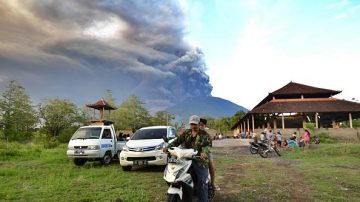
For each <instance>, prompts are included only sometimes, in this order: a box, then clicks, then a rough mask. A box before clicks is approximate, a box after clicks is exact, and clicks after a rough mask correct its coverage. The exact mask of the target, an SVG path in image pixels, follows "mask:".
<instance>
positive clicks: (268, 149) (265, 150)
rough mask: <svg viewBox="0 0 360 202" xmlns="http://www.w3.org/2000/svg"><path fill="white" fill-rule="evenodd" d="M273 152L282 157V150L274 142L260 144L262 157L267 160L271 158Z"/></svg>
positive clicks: (259, 151) (259, 149) (259, 150)
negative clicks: (270, 154)
mask: <svg viewBox="0 0 360 202" xmlns="http://www.w3.org/2000/svg"><path fill="white" fill-rule="evenodd" d="M273 152H275V153H276V154H277V155H278V156H281V154H280V150H279V149H278V148H277V147H276V145H275V144H273V143H272V142H270V143H260V147H258V153H259V155H260V156H261V157H263V158H267V157H268V156H269V153H273Z"/></svg>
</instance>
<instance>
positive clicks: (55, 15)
mask: <svg viewBox="0 0 360 202" xmlns="http://www.w3.org/2000/svg"><path fill="white" fill-rule="evenodd" d="M0 27H1V29H0V72H1V77H0V90H2V88H3V87H4V86H5V85H7V83H8V82H9V80H13V79H15V80H17V81H19V82H20V83H22V84H23V85H24V87H25V88H26V89H27V91H28V92H29V94H30V95H31V97H34V98H35V100H41V99H44V98H53V97H62V98H68V99H71V100H74V101H75V102H77V103H78V104H84V103H89V102H92V101H94V100H96V99H98V98H99V96H101V95H102V94H103V92H104V91H105V90H106V89H110V90H112V92H113V94H114V97H115V98H116V99H117V101H118V102H119V101H122V100H124V99H126V98H127V97H128V96H129V95H131V94H134V95H137V96H139V97H140V98H141V99H142V100H144V101H145V102H146V103H147V105H149V106H150V107H151V108H153V109H163V108H166V107H169V106H172V105H173V104H174V103H176V102H179V101H181V100H184V99H185V98H188V97H196V96H200V95H202V96H210V95H211V91H212V86H211V84H210V83H209V76H208V75H206V73H205V70H206V64H205V62H204V60H203V57H204V55H203V53H202V52H201V50H200V49H198V48H196V47H192V46H191V45H190V44H189V43H188V42H186V41H185V40H184V37H185V32H186V26H185V16H184V11H183V8H182V5H181V4H180V2H179V1H165V0H164V1H159V0H147V1H127V0H123V1H97V0H77V1H73V0H64V1H57V0H48V1H39V0H28V1H22V0H12V1H2V2H0Z"/></svg>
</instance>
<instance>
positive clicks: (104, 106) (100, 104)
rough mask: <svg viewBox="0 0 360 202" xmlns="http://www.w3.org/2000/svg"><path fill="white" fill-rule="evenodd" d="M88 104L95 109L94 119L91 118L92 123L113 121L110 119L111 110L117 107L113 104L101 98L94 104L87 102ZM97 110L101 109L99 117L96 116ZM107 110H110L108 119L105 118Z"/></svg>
mask: <svg viewBox="0 0 360 202" xmlns="http://www.w3.org/2000/svg"><path fill="white" fill-rule="evenodd" d="M86 106H87V107H89V108H93V109H94V116H93V120H91V122H92V123H97V122H101V123H105V124H110V123H112V121H110V115H111V114H110V112H111V110H115V109H116V108H115V107H113V106H111V105H110V104H109V103H108V102H106V100H104V99H101V100H99V101H97V102H96V103H94V104H87V105H86ZM95 110H99V112H100V117H99V119H96V118H95ZM105 110H107V111H108V116H107V117H106V118H107V119H106V118H105Z"/></svg>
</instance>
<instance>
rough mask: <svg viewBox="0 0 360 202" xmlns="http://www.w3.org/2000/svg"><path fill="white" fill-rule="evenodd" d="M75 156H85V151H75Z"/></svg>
mask: <svg viewBox="0 0 360 202" xmlns="http://www.w3.org/2000/svg"><path fill="white" fill-rule="evenodd" d="M75 154H77V155H83V154H84V150H82V149H76V150H75Z"/></svg>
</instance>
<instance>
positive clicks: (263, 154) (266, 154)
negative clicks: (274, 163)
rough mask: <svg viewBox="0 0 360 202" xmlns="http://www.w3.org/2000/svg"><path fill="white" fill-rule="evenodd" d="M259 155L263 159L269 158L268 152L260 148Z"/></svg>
mask: <svg viewBox="0 0 360 202" xmlns="http://www.w3.org/2000/svg"><path fill="white" fill-rule="evenodd" d="M258 152H259V154H260V156H261V157H263V158H267V157H268V152H267V151H266V150H264V149H263V148H262V147H259V151H258Z"/></svg>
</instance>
